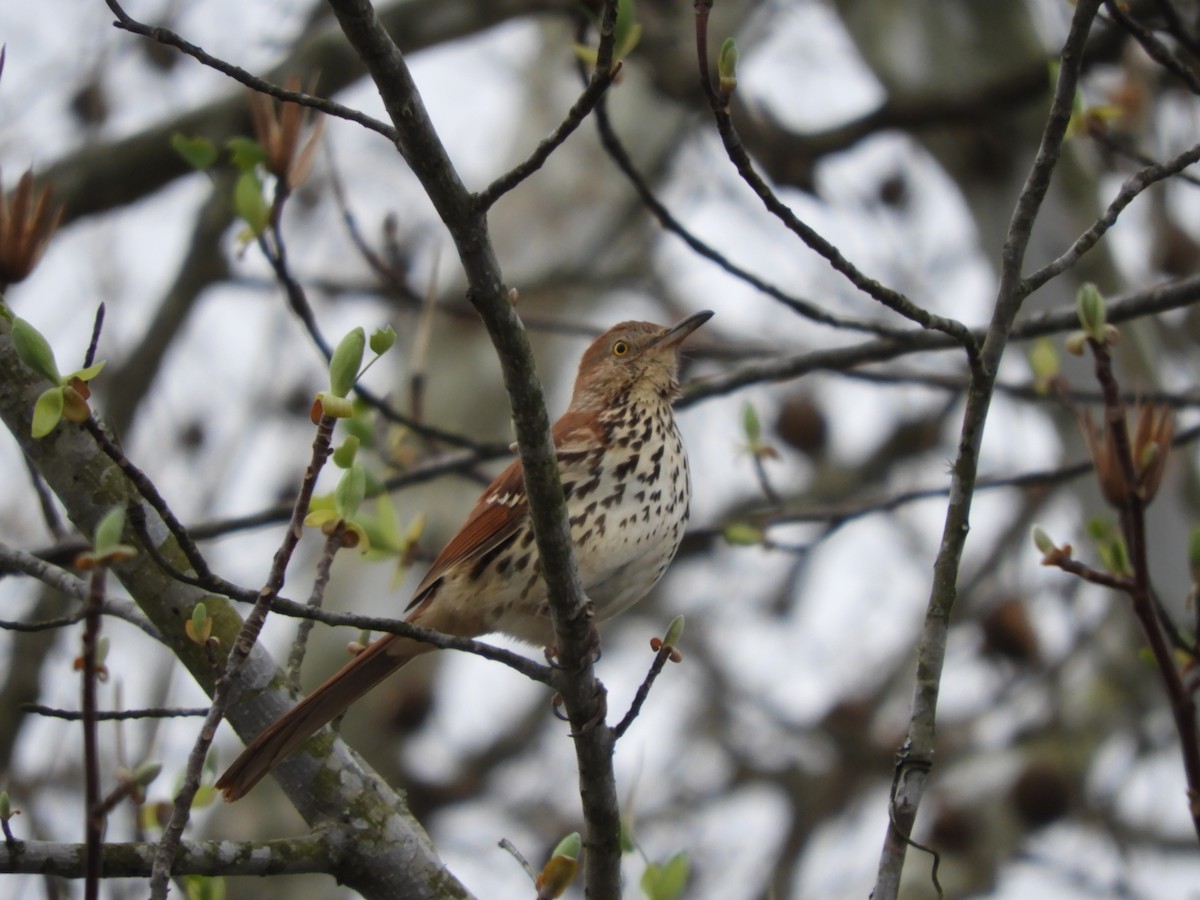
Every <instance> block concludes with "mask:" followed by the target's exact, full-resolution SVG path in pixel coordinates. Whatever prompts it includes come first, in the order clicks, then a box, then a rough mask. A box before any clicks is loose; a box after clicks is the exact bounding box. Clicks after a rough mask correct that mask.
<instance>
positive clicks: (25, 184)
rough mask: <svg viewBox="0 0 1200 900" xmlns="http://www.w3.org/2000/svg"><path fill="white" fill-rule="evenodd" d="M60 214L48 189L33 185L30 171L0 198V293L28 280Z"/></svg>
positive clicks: (60, 211)
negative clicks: (7, 193) (6, 288)
mask: <svg viewBox="0 0 1200 900" xmlns="http://www.w3.org/2000/svg"><path fill="white" fill-rule="evenodd" d="M62 214H63V208H62V207H61V206H58V205H56V204H55V203H54V202H53V195H52V192H51V190H50V188H48V187H46V188H39V187H38V186H37V185H35V184H34V181H33V171H32V170H30V171H28V172H26V173H25V174H24V175H22V176H21V178H20V180H19V181H18V182H17V186H16V189H14V190H13V192H12V193H11V194H9V195H8V196H6V197H0V290H2V289H3V288H4V287H7V286H8V285H10V284H16V283H17V282H19V281H24V280H25V279H26V278H28V277H29V273H30V272H32V271H33V270H34V268H35V267H36V266H37V264H38V261H39V260H40V259H41V258H42V253H44V252H45V250H46V245H47V244H48V243H50V238H51V237H52V236H53V234H54V231H55V229H57V228H58V223H59V222H60V221H61V220H62Z"/></svg>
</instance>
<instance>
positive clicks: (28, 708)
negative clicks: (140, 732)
mask: <svg viewBox="0 0 1200 900" xmlns="http://www.w3.org/2000/svg"><path fill="white" fill-rule="evenodd" d="M20 710H21V712H25V713H32V714H33V715H37V716H46V717H47V718H49V719H65V720H67V721H68V722H76V721H79V720H80V719H82V718H83V713H82V712H77V711H75V710H72V709H57V708H56V707H53V706H43V705H42V704H40V703H22V704H21V706H20ZM207 714H208V707H207V706H197V707H193V708H191V709H187V708H180V707H177V706H157V707H146V708H145V709H102V710H97V711H96V712H95V717H96V721H97V722H125V721H128V720H130V719H181V718H195V717H197V716H204V715H207Z"/></svg>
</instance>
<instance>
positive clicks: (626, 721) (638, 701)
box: [613, 644, 675, 740]
mask: <svg viewBox="0 0 1200 900" xmlns="http://www.w3.org/2000/svg"><path fill="white" fill-rule="evenodd" d="M673 653H675V648H674V647H672V646H671V645H669V644H663V645H662V646H661V647H659V648H658V652H657V653H655V654H654V662H652V663H651V664H650V668H649V670H648V671H647V672H646V677H645V678H643V679H642V683H641V684H640V685H638V689H637V693H636V694H634V695H633V702H632V703H630V704H629V711H628V712H627V713H625V716H624V718H622V719H621V721H620V722H618V723H617V724H616V725H614V726H613V739H614V740H620V739H621V737H622V736H623V735H624V734H625V732H626V731H628V730H629V726H630V725H632V724H633V720H634V719H636V718H637V717H638V714H639V713H641V711H642V706H644V705H645V703H646V698H647V697H649V696H650V688H652V687H654V682H655V680H656V679H657V678H658V676H659V675H660V674H662V670H663V666H665V665H666V664H667V660H669V659H670V658H671V654H673Z"/></svg>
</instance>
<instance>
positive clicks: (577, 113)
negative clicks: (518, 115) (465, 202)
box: [475, 61, 621, 211]
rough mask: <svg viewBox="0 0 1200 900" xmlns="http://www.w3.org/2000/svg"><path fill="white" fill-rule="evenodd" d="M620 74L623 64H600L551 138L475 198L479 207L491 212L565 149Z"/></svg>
mask: <svg viewBox="0 0 1200 900" xmlns="http://www.w3.org/2000/svg"><path fill="white" fill-rule="evenodd" d="M620 71H621V63H620V62H619V61H617V62H615V63H613V65H612V66H609V67H604V68H601V67H600V66H599V65H597V66H596V68H595V70H594V71H593V72H592V77H591V79H590V80H589V81H588V84H587V87H586V88H584V90H583V93H582V94H580V95H579V99H578V100H576V101H575V103H574V104H573V105H572V106H571V109H570V110H569V111H568V112H567V116H566V118H565V119H563V121H562V122H561V123H560V124H559V126H558V127H557V128H555V129H554V131H553V132H551V134H550V136H549V137H547V138H546V139H545V140H543V141H542V142H541V143H540V144H538V145H537V147H536V148H535V149H534V151H533V153H531V154H530V155H529V157H528V159H526V160H524V161H523V162H521V163H519V164H518V165H516V166H514V167H513V168H512V169H510V170H509V171H507V172H505V173H504V174H503V175H501V176H500V177H499V178H497V179H496V180H495V181H493V182H492V183H491V184H489V185H488V186H487V187H486V188H484V189H483V190H482V191H480V192H479V193H478V194H476V195H475V202H476V203H477V204H478V205H479V208H480V209H482V210H485V211H486V210H489V209H491V208H492V205H493V204H494V203H495V202H496V201H497V200H499V199H500V198H501V197H503V196H504V195H505V194H507V193H508V192H509V191H511V190H512V189H513V188H515V187H516V186H517V185H519V184H520V183H521V182H522V181H524V180H525V179H526V178H528V177H529V176H531V175H532V174H533V173H534V172H536V171H537V170H538V169H540V168H541V167H542V166H543V165H544V164H545V162H546V160H548V159H549V158H550V154H551V153H553V152H554V151H555V150H557V149H558V148H559V147H561V146H562V145H563V143H564V142H566V140H567V138H568V137H570V136H571V134H572V133H573V132H574V131H575V129H577V128H578V127H579V126H580V125H582V124H583V120H584V119H586V118H587V117H588V114H589V113H591V111H592V110H593V109H594V108H595V107H596V104H597V103H599V102H600V99H601V97H603V96H604V92H605V91H607V90H608V88H609V86H610V85H611V84H612V83H613V81H614V80H616V77H617V73H618V72H620Z"/></svg>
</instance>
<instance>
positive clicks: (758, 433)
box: [742, 403, 762, 447]
mask: <svg viewBox="0 0 1200 900" xmlns="http://www.w3.org/2000/svg"><path fill="white" fill-rule="evenodd" d="M742 431H743V432H745V434H746V441H747V443H749V444H750V446H751V447H757V446H758V445H759V444H760V443H761V442H762V423H761V422H760V421H759V419H758V410H756V409H755V408H754V404H752V403H744V404H742Z"/></svg>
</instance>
